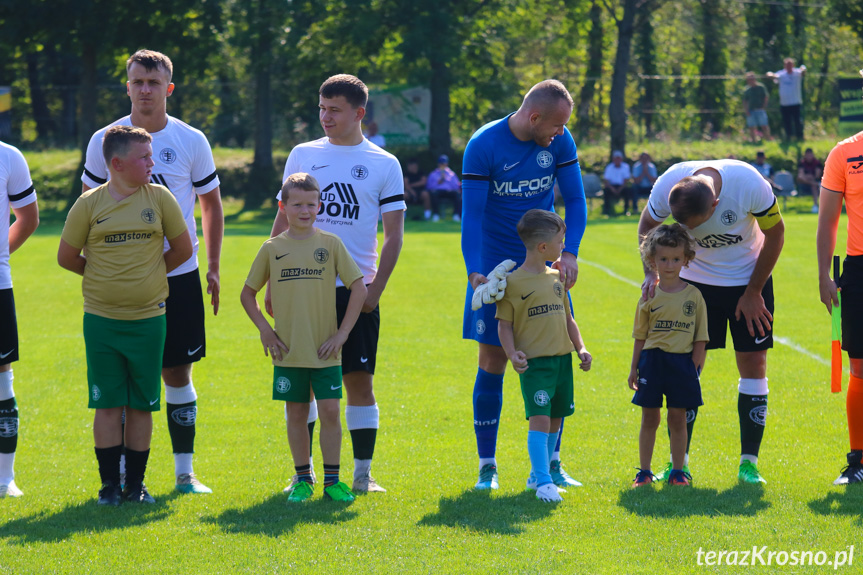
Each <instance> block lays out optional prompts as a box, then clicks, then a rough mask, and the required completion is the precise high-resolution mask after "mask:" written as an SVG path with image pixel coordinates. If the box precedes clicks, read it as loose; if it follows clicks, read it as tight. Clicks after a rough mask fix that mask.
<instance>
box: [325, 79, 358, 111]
mask: <svg viewBox="0 0 863 575" xmlns="http://www.w3.org/2000/svg"><path fill="white" fill-rule="evenodd" d="M318 93H319V94H320V95H321V96H323V97H324V98H338V97H339V96H344V97H345V100H347V101H348V104H350V105H351V106H352V107H354V108H365V107H366V104H367V103H368V101H369V89H368V88H367V87H366V85H365V84H363V81H362V80H360V79H359V78H357V77H356V76H351V75H350V74H336V75H335V76H330V77H329V78H327V79H326V80H325V81H324V83H323V84H321V89H320V90H318Z"/></svg>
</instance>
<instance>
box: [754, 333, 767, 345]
mask: <svg viewBox="0 0 863 575" xmlns="http://www.w3.org/2000/svg"><path fill="white" fill-rule="evenodd" d="M768 337H770V336H769V335H765V336H764V337H756V338H755V345H758V344H759V343H763V342H764V341H767V338H768Z"/></svg>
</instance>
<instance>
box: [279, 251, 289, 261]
mask: <svg viewBox="0 0 863 575" xmlns="http://www.w3.org/2000/svg"><path fill="white" fill-rule="evenodd" d="M290 254H291V252H288V253H286V254H282V255H280V256H276V259H277V260H280V259H282V258H283V257H285V256H287V255H290Z"/></svg>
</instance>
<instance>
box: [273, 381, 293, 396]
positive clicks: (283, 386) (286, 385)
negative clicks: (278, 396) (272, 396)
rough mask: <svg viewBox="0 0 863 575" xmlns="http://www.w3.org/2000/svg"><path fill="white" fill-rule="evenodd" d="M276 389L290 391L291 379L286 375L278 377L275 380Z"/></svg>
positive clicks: (284, 391) (281, 391)
mask: <svg viewBox="0 0 863 575" xmlns="http://www.w3.org/2000/svg"><path fill="white" fill-rule="evenodd" d="M276 391H278V392H279V393H288V392H289V391H291V380H290V379H288V378H287V377H280V378H279V379H277V380H276Z"/></svg>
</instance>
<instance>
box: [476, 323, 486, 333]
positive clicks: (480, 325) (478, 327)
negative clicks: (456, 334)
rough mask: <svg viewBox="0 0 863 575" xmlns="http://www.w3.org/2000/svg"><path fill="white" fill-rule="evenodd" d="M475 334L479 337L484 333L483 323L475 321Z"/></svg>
mask: <svg viewBox="0 0 863 575" xmlns="http://www.w3.org/2000/svg"><path fill="white" fill-rule="evenodd" d="M476 333H477V334H479V335H482V334H484V333H485V322H484V321H482V320H481V319H480V320H477V322H476Z"/></svg>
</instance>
